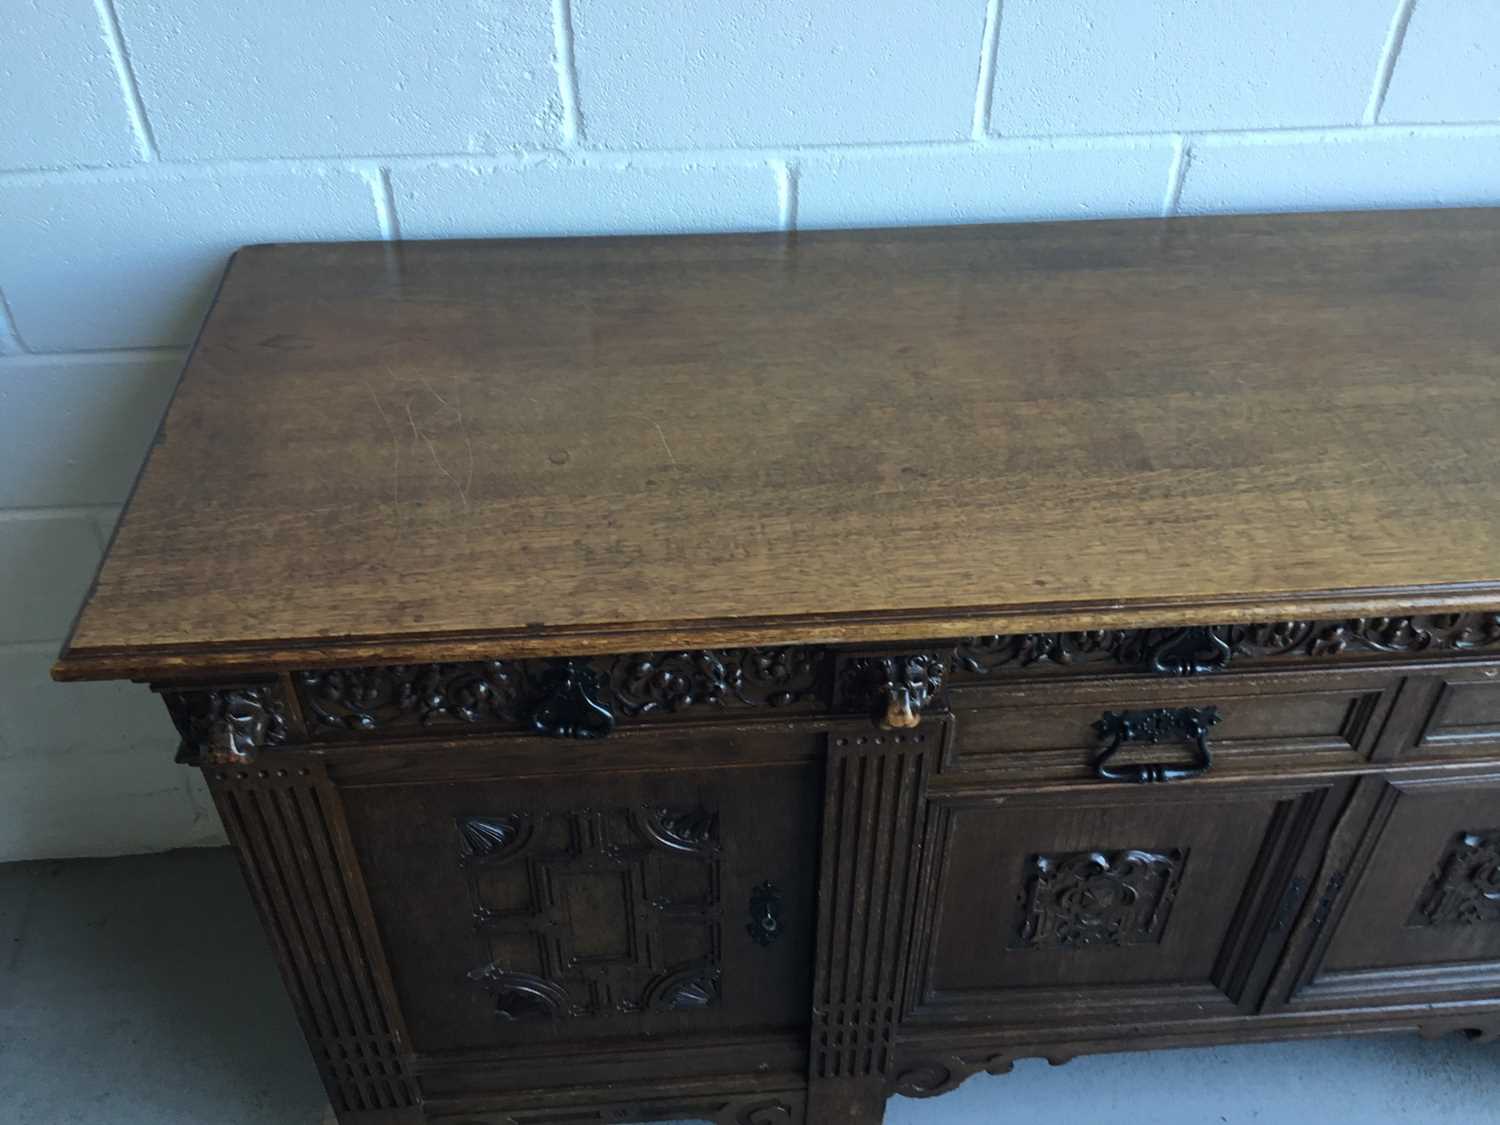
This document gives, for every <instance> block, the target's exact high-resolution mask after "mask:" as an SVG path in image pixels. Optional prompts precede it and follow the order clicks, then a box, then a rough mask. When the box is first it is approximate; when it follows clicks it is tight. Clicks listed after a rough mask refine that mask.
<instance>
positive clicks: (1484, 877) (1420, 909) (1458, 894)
mask: <svg viewBox="0 0 1500 1125" xmlns="http://www.w3.org/2000/svg"><path fill="white" fill-rule="evenodd" d="M1476 922H1500V828H1483V829H1479V830H1478V831H1474V832H1459V833H1457V834H1456V835H1455V836H1454V837H1453V839H1452V840H1450V841H1449V842H1448V846H1447V847H1446V848H1445V849H1443V854H1442V856H1441V857H1440V858H1439V859H1438V861H1437V864H1436V866H1435V867H1434V868H1433V872H1432V875H1431V876H1430V877H1429V878H1428V880H1427V884H1426V886H1425V887H1423V888H1422V893H1421V895H1419V896H1418V898H1417V905H1416V907H1415V908H1414V909H1413V910H1412V913H1411V917H1410V918H1408V919H1407V923H1406V924H1407V925H1408V926H1468V925H1473V924H1474V923H1476Z"/></svg>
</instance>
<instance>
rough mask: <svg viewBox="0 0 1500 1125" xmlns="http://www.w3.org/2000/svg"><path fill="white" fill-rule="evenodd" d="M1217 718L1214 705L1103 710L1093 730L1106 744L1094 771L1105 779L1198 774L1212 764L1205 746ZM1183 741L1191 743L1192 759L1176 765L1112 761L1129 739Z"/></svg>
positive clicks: (1151, 779)
mask: <svg viewBox="0 0 1500 1125" xmlns="http://www.w3.org/2000/svg"><path fill="white" fill-rule="evenodd" d="M1219 720H1220V715H1219V709H1218V708H1217V707H1159V708H1156V709H1155V710H1150V711H1106V712H1104V715H1103V716H1102V717H1101V718H1100V719H1099V720H1098V721H1097V722H1095V723H1094V732H1095V733H1096V734H1097V735H1098V736H1099V739H1100V741H1101V742H1107V745H1106V746H1105V747H1104V749H1103V750H1102V751H1100V753H1099V755H1098V756H1097V757H1096V758H1095V759H1094V761H1093V766H1094V774H1095V776H1097V777H1100V778H1102V779H1104V780H1105V781H1134V782H1141V783H1149V782H1154V781H1178V780H1181V779H1182V778H1188V777H1199V776H1201V775H1202V774H1205V773H1207V772H1208V771H1209V768H1210V767H1211V766H1212V765H1213V764H1214V763H1213V755H1212V754H1211V753H1209V749H1208V728H1209V727H1211V726H1213V725H1215V724H1216V723H1218V722H1219ZM1178 740H1181V741H1186V742H1190V743H1192V744H1193V746H1194V748H1195V750H1196V753H1195V755H1194V757H1193V760H1192V761H1191V762H1189V763H1187V764H1183V765H1179V764H1176V763H1169V762H1131V763H1128V764H1122V765H1111V764H1110V763H1111V759H1113V758H1114V756H1115V755H1116V754H1117V753H1118V752H1119V750H1120V748H1121V747H1123V746H1125V745H1126V744H1127V743H1132V742H1149V743H1159V742H1169V741H1178Z"/></svg>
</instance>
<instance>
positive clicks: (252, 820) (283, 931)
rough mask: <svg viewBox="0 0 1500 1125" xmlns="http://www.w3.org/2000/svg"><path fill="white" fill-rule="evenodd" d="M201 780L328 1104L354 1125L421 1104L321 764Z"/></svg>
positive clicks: (335, 797)
mask: <svg viewBox="0 0 1500 1125" xmlns="http://www.w3.org/2000/svg"><path fill="white" fill-rule="evenodd" d="M205 772H206V776H207V778H208V783H209V787H210V790H211V791H212V793H213V797H214V803H215V804H216V805H217V807H218V810H219V816H220V818H221V819H222V820H223V823H224V830H225V832H226V833H227V834H228V836H229V840H230V843H232V844H233V845H234V846H235V847H236V849H238V851H239V855H240V862H241V864H242V867H243V869H244V872H245V877H246V881H247V882H248V883H249V885H250V890H251V893H252V894H253V895H254V897H255V899H256V903H257V905H258V907H259V909H260V912H261V914H262V916H264V917H267V918H274V919H276V924H275V925H269V926H267V928H266V933H267V935H268V937H269V939H270V941H271V943H272V947H273V948H274V950H275V952H276V959H277V961H278V963H279V965H280V968H281V974H282V977H283V978H284V980H285V981H286V988H287V993H288V994H289V995H290V996H291V998H292V1003H293V1006H294V1007H295V1009H296V1012H297V1018H298V1020H299V1021H300V1022H301V1024H302V1030H303V1032H304V1034H305V1035H306V1036H307V1041H308V1045H309V1046H310V1047H311V1049H312V1054H313V1058H314V1060H315V1061H316V1063H317V1065H318V1069H319V1071H320V1072H321V1074H322V1077H323V1082H324V1085H325V1087H326V1089H327V1091H328V1097H329V1100H330V1101H331V1102H332V1103H333V1107H334V1108H335V1109H336V1110H337V1111H338V1112H339V1114H340V1116H341V1117H343V1115H345V1114H349V1115H353V1117H354V1118H356V1119H359V1120H364V1118H362V1117H360V1116H359V1115H360V1114H363V1113H370V1114H377V1113H382V1112H383V1113H386V1114H392V1113H393V1111H399V1110H403V1109H413V1108H414V1107H417V1106H418V1105H420V1103H421V1095H420V1091H419V1089H418V1084H417V1080H416V1079H415V1078H414V1077H413V1076H412V1075H411V1074H410V1073H408V1071H407V1068H406V1061H405V1054H406V1051H405V1049H404V1048H403V1042H408V1043H409V1042H410V1039H409V1037H408V1036H407V1034H406V1031H405V1029H404V1027H403V1026H402V1021H401V1015H400V1009H399V1007H398V1006H397V1002H396V999H395V995H394V992H393V990H392V988H391V985H390V971H389V968H388V967H387V965H386V962H385V955H384V952H383V951H382V949H381V945H380V939H379V936H378V934H377V933H376V932H375V928H374V923H373V921H371V920H370V909H369V901H368V898H367V896H366V893H365V888H364V884H363V882H362V881H361V878H360V876H359V866H358V861H357V860H356V858H355V855H354V846H353V843H352V841H351V840H350V839H349V837H348V833H347V829H346V828H345V826H344V822H343V816H342V813H341V811H340V803H339V794H338V791H337V789H336V788H335V787H334V786H333V785H332V784H331V783H330V782H329V780H328V777H327V775H326V774H325V773H324V772H323V771H322V769H321V768H320V767H317V766H299V767H296V768H253V767H242V766H232V767H219V768H210V769H208V770H207V771H205ZM384 1119H385V1118H382V1120H384ZM391 1119H392V1120H394V1116H393V1117H391Z"/></svg>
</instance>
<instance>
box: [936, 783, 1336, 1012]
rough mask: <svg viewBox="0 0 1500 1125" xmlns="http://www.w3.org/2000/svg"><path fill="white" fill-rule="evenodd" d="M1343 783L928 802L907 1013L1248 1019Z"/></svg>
mask: <svg viewBox="0 0 1500 1125" xmlns="http://www.w3.org/2000/svg"><path fill="white" fill-rule="evenodd" d="M1351 784H1352V783H1351V782H1347V781H1307V782H1304V783H1300V784H1299V783H1291V782H1282V783H1269V782H1267V783H1255V782H1247V783H1242V784H1236V785H1209V784H1203V783H1192V782H1186V783H1181V784H1175V785H1174V784H1169V785H1165V786H1161V787H1150V788H1142V787H1119V788H1109V787H1105V786H1094V787H1088V788H1084V787H1079V788H1060V789H1057V790H1054V791H1051V792H1048V793H1026V792H1024V791H1021V792H1017V793H1015V794H1009V795H1000V794H996V795H995V796H993V797H988V798H982V797H970V796H962V797H960V796H952V797H937V798H935V799H934V800H933V802H932V806H931V816H930V824H929V837H928V841H927V850H928V854H929V857H930V858H929V865H930V867H929V870H928V872H927V877H926V880H925V881H926V884H927V885H928V889H929V890H928V896H927V898H926V901H925V903H924V905H923V908H922V917H923V919H924V922H923V925H922V927H921V928H920V929H919V935H918V951H919V954H918V960H917V962H916V964H917V966H918V971H917V974H916V977H917V979H916V981H915V985H914V989H913V994H912V996H911V1005H910V1009H911V1017H912V1018H913V1019H914V1020H917V1021H956V1022H985V1023H990V1022H997V1023H1004V1024H1006V1025H1014V1024H1026V1025H1038V1026H1045V1027H1067V1026H1076V1025H1081V1024H1094V1025H1098V1024H1100V1023H1112V1022H1116V1021H1128V1020H1132V1019H1145V1018H1160V1019H1174V1018H1182V1019H1191V1018H1207V1017H1215V1016H1219V1017H1222V1016H1226V1015H1235V1014H1239V1013H1242V1012H1246V1011H1249V1010H1250V1009H1251V1008H1253V1006H1254V1004H1255V1002H1256V1000H1257V999H1258V994H1259V989H1260V988H1261V987H1263V985H1264V983H1265V978H1266V976H1267V974H1268V972H1269V967H1270V964H1271V961H1272V960H1273V959H1274V953H1275V951H1276V949H1277V948H1278V947H1279V945H1280V943H1281V942H1282V941H1284V939H1285V936H1286V933H1287V929H1288V926H1289V924H1290V921H1291V919H1292V918H1293V917H1294V916H1295V911H1296V908H1297V907H1298V906H1299V905H1300V902H1301V894H1302V891H1303V888H1305V887H1306V885H1307V882H1308V880H1309V878H1310V874H1311V871H1312V869H1313V866H1314V865H1315V863H1316V861H1317V859H1318V853H1319V849H1320V848H1321V846H1322V844H1323V842H1324V841H1325V840H1326V836H1327V832H1328V827H1329V825H1330V824H1331V823H1332V820H1333V818H1334V816H1335V815H1336V812H1337V807H1338V805H1339V804H1340V802H1341V800H1342V794H1343V793H1345V792H1346V791H1347V789H1348V787H1349V786H1350V785H1351Z"/></svg>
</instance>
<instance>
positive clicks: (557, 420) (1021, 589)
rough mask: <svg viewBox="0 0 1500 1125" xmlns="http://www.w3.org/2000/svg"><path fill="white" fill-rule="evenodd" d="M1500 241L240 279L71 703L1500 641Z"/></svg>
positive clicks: (1242, 227) (75, 668)
mask: <svg viewBox="0 0 1500 1125" xmlns="http://www.w3.org/2000/svg"><path fill="white" fill-rule="evenodd" d="M1497 417H1500V212H1495V211H1487V210H1454V211H1435V212H1406V213H1385V214H1344V215H1307V216H1272V217H1266V216H1251V217H1239V218H1202V219H1197V218H1195V219H1173V220H1167V221H1131V222H1098V223H1066V224H1037V225H1022V226H979V227H964V228H951V229H950V228H941V229H923V230H902V231H858V232H841V233H798V234H795V235H756V236H713V237H684V238H606V239H573V240H553V241H535V240H517V241H507V242H453V243H405V244H345V245H323V246H287V245H272V246H256V247H249V248H246V249H244V250H242V251H240V252H239V253H238V254H237V255H236V256H235V258H234V260H233V262H232V264H231V266H230V268H229V271H228V273H227V275H226V277H225V280H224V283H223V286H222V289H221V291H220V294H219V296H218V299H217V302H216V304H215V306H214V308H213V311H212V313H211V314H210V316H209V319H208V321H207V323H206V325H205V327H204V330H203V333H202V335H201V338H200V339H199V342H198V344H197V346H196V347H195V349H194V351H193V354H192V357H191V359H190V361H189V363H188V366H187V369H186V373H185V375H184V377H183V380H182V383H181V386H180V388H179V390H178V393H177V395H176V398H175V399H174V401H173V403H172V406H171V408H170V410H169V412H168V415H167V417H166V419H165V421H164V424H163V427H162V430H161V433H160V435H159V437H158V440H157V442H156V445H155V447H154V448H153V450H152V453H151V456H150V459H149V461H148V463H147V465H146V467H145V469H144V471H143V473H142V476H141V479H140V481H139V483H138V486H137V488H136V490H135V494H134V496H133V498H132V500H131V503H130V505H129V507H128V510H127V512H126V514H125V517H124V520H123V523H122V524H121V526H120V529H119V531H118V534H117V536H116V538H115V541H114V544H113V546H112V548H111V550H110V552H109V555H108V558H107V560H106V561H105V563H104V565H103V567H102V569H101V571H100V574H99V577H98V581H97V584H96V587H95V589H94V591H93V593H92V595H91V597H90V598H89V601H88V603H87V605H86V606H85V608H84V610H83V611H82V614H81V616H80V618H79V620H78V623H77V627H76V630H75V632H74V634H73V637H72V639H71V641H70V642H69V644H68V646H67V648H66V650H65V652H64V654H63V656H62V658H61V659H60V661H59V664H58V665H57V669H56V673H57V675H58V676H59V677H61V678H77V679H81V678H107V677H118V676H132V677H136V678H164V677H165V678H169V677H173V676H181V675H184V674H191V675H203V674H207V673H211V672H214V671H216V670H229V669H254V670H257V671H268V670H275V669H283V668H308V667H318V666H327V665H330V664H340V663H342V664H357V663H361V662H367V663H376V662H379V661H381V660H385V661H394V660H431V659H459V658H465V657H468V658H479V657H492V656H495V655H543V656H549V655H556V654H558V653H562V652H567V653H587V652H618V651H634V650H641V649H649V648H701V647H706V646H711V645H723V644H734V643H740V644H744V643H767V642H772V641H774V642H775V643H795V642H810V641H838V642H870V641H877V640H899V639H903V638H909V637H921V636H926V637H938V636H954V635H968V634H975V633H984V632H1009V633H1019V632H1026V631H1029V630H1033V629H1075V628H1097V627H1103V626H1126V625H1169V624H1176V623H1195V622H1203V621H1224V622H1232V621H1253V620H1274V619H1279V618H1303V617H1323V618H1328V617H1340V616H1367V615H1378V614H1389V613H1396V612H1412V611H1416V612H1421V611H1429V612H1445V611H1454V612H1456V611H1458V610H1460V609H1466V608H1467V609H1477V608H1489V607H1491V606H1493V605H1496V604H1500V518H1497V516H1500V499H1497V497H1500V443H1497V442H1496V441H1495V440H1494V432H1495V421H1496V418H1497Z"/></svg>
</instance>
